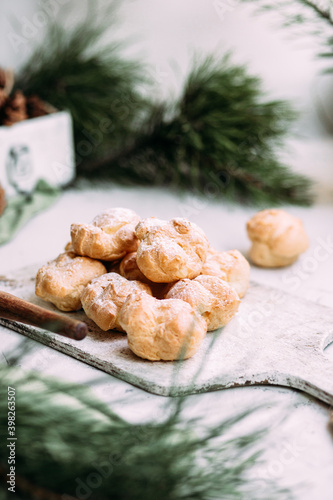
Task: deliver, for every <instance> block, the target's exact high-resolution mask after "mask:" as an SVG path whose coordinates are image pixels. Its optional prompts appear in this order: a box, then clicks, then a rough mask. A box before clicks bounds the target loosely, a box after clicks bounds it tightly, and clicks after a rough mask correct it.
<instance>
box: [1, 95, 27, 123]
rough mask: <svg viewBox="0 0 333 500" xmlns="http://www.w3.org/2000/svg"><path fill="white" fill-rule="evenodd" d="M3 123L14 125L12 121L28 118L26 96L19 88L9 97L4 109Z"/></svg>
mask: <svg viewBox="0 0 333 500" xmlns="http://www.w3.org/2000/svg"><path fill="white" fill-rule="evenodd" d="M4 115H5V116H4V120H3V124H4V125H7V126H9V125H14V123H17V122H21V121H23V120H26V119H27V118H28V115H27V106H26V98H25V97H24V95H23V94H22V92H21V91H20V90H17V91H16V92H15V94H14V95H13V96H12V97H10V98H9V99H8V101H7V104H6V106H5V109H4Z"/></svg>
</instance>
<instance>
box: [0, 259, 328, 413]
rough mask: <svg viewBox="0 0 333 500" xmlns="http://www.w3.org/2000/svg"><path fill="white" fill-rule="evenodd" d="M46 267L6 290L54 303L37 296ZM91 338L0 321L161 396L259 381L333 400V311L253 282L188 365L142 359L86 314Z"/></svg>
mask: <svg viewBox="0 0 333 500" xmlns="http://www.w3.org/2000/svg"><path fill="white" fill-rule="evenodd" d="M37 268H38V266H34V267H30V268H26V269H22V270H20V271H18V272H17V273H15V274H13V275H11V276H7V277H0V289H2V290H5V291H7V292H9V293H13V294H14V295H16V296H18V297H21V298H23V299H25V300H28V301H30V302H33V303H36V304H39V305H42V306H43V307H48V308H50V309H55V308H53V306H52V305H50V304H47V303H46V302H44V301H42V300H40V299H38V298H37V297H35V295H34V276H35V274H36V270H37ZM67 314H71V316H72V317H74V318H76V319H83V320H85V321H86V322H87V324H88V326H89V335H88V337H87V338H85V339H84V340H82V341H80V342H77V341H74V340H70V339H66V338H64V337H61V336H59V335H57V334H53V333H49V332H47V331H45V330H42V329H39V328H35V327H32V326H26V325H22V324H20V323H16V322H13V321H8V320H0V324H1V325H3V326H6V327H8V328H11V329H12V330H15V331H17V332H19V333H22V334H23V335H26V336H28V337H30V338H32V339H35V340H37V341H39V342H41V343H43V344H45V345H48V346H49V347H52V348H53V349H57V350H59V351H61V352H64V353H65V354H68V355H69V356H72V357H74V358H77V359H79V360H81V361H83V362H85V363H88V364H90V365H92V366H94V367H96V368H99V369H101V370H103V371H105V372H107V373H110V374H111V375H114V376H115V377H118V378H120V379H122V380H125V381H126V382H128V383H130V384H133V385H135V386H137V387H140V388H142V389H145V390H146V391H149V392H151V393H153V394H159V395H163V396H170V395H172V396H178V395H183V394H193V393H200V392H207V391H213V390H218V389H225V388H228V387H237V386H245V385H255V384H268V385H280V386H288V387H294V388H296V389H299V390H301V391H304V392H306V393H308V394H311V395H313V396H315V397H316V398H318V399H320V400H322V401H324V402H326V403H328V404H333V363H332V362H331V361H330V360H329V359H328V358H327V357H326V356H325V354H324V353H323V350H324V348H325V347H326V346H327V345H328V344H329V343H330V342H332V340H333V309H330V308H328V307H325V306H321V305H318V304H315V303H313V302H310V301H306V300H303V299H300V298H298V297H295V296H293V295H288V294H284V293H283V292H280V291H278V290H276V289H274V288H269V287H266V286H263V285H259V284H256V283H252V284H251V287H250V289H249V291H248V293H247V295H246V297H245V298H244V299H243V300H242V303H241V305H240V309H239V312H238V314H237V316H236V317H235V318H234V319H233V320H232V321H231V322H230V323H229V324H228V325H227V326H226V327H225V328H223V329H220V330H217V331H216V332H212V333H208V334H207V335H206V337H205V339H204V342H203V344H202V346H201V348H200V351H199V352H198V353H197V354H196V355H195V356H194V357H192V358H191V359H188V360H185V361H180V362H151V361H145V360H142V359H140V358H138V357H137V356H135V355H134V354H133V353H132V352H131V351H130V350H129V348H128V346H127V339H126V335H125V334H121V333H117V332H102V330H100V329H99V328H98V327H97V326H96V325H95V324H94V323H93V322H92V321H90V320H88V319H87V318H86V316H85V314H84V313H83V312H78V313H67Z"/></svg>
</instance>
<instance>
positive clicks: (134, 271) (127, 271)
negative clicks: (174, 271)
mask: <svg viewBox="0 0 333 500" xmlns="http://www.w3.org/2000/svg"><path fill="white" fill-rule="evenodd" d="M119 273H120V274H121V275H122V276H123V277H124V278H126V279H128V280H138V281H142V283H147V284H148V285H150V284H151V283H152V281H150V280H149V279H148V278H147V277H146V276H145V275H144V274H143V273H142V272H141V271H140V269H139V266H138V264H137V261H136V252H131V253H128V254H127V255H125V257H124V258H123V259H122V260H121V261H120V264H119Z"/></svg>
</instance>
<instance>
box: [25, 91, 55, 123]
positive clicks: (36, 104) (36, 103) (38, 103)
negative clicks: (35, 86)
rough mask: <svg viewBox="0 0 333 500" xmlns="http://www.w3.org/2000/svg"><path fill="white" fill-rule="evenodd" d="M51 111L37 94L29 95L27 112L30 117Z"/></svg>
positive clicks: (36, 116)
mask: <svg viewBox="0 0 333 500" xmlns="http://www.w3.org/2000/svg"><path fill="white" fill-rule="evenodd" d="M49 113H51V110H50V109H49V106H48V105H47V104H46V103H45V102H44V101H42V100H41V99H40V98H39V97H38V96H37V95H32V96H30V97H27V114H28V116H29V118H38V117H39V116H44V115H48V114H49Z"/></svg>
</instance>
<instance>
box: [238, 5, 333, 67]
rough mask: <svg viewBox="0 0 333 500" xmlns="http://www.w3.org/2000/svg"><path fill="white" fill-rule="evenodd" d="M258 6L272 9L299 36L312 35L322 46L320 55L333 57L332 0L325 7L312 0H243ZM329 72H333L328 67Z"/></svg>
mask: <svg viewBox="0 0 333 500" xmlns="http://www.w3.org/2000/svg"><path fill="white" fill-rule="evenodd" d="M242 1H243V2H244V3H252V4H254V5H256V6H257V12H266V11H272V12H276V13H277V14H278V16H279V23H280V24H281V25H282V26H283V27H288V28H290V27H291V28H293V29H294V31H295V33H296V34H297V36H298V37H302V36H304V35H312V36H313V39H314V40H315V42H316V43H317V44H318V46H319V47H320V49H319V54H318V55H319V56H320V57H328V58H331V57H333V33H332V26H333V10H332V8H331V7H330V2H327V6H326V7H324V6H323V4H322V2H319V1H311V0H296V1H295V2H289V1H288V0H277V1H275V2H268V1H267V0H242ZM327 72H329V73H331V72H333V68H332V69H330V68H329V69H328V70H327Z"/></svg>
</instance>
